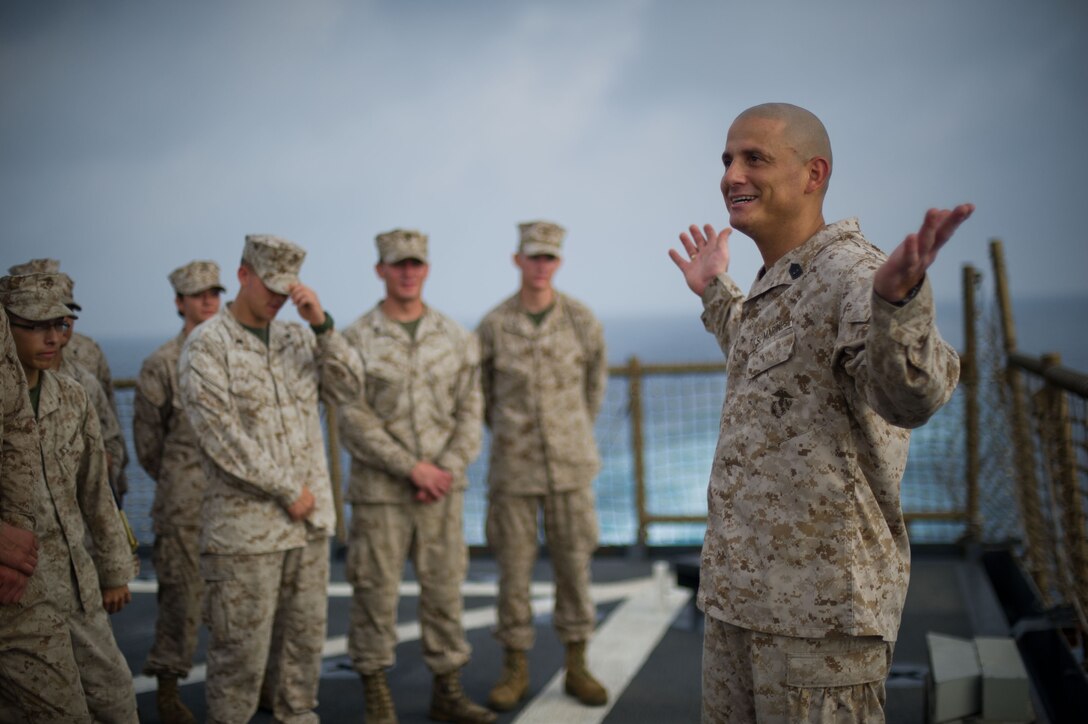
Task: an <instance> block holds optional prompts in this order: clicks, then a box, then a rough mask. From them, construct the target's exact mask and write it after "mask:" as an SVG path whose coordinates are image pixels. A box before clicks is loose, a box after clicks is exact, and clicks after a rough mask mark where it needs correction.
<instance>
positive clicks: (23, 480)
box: [0, 307, 91, 724]
mask: <svg viewBox="0 0 1088 724" xmlns="http://www.w3.org/2000/svg"><path fill="white" fill-rule="evenodd" d="M0 338H2V345H0V404H2V406H3V409H2V417H0V437H2V439H3V446H2V450H0V521H2V522H3V523H4V524H7V525H14V526H18V527H20V528H23V529H26V530H32V531H34V533H35V535H36V536H37V538H38V541H39V543H40V542H41V540H42V538H43V537H44V536H46V535H48V534H50V533H51V532H52V531H54V530H55V528H56V526H57V521H56V514H55V512H53V511H52V509H51V507H50V506H49V504H48V493H47V492H46V489H45V482H44V480H43V478H42V467H41V451H40V447H39V442H38V431H37V427H36V425H35V423H34V411H33V409H32V408H31V406H30V400H29V398H28V397H27V389H26V380H25V379H24V377H23V370H22V366H21V365H20V363H19V358H18V356H17V355H16V351H15V344H14V341H13V340H12V338H11V334H10V332H9V330H8V320H7V314H6V313H5V311H4V308H3V307H0ZM43 555H44V552H43V551H41V550H40V549H39V562H40V561H41V557H42V556H43ZM90 721H91V718H90V714H89V713H88V711H87V702H86V700H85V699H84V696H83V687H82V686H81V685H80V682H79V669H78V668H77V667H76V661H75V656H74V654H73V652H72V641H71V636H70V635H69V633H68V625H67V623H66V621H65V617H64V615H63V613H62V612H61V610H60V608H59V607H58V603H57V600H56V596H55V585H54V584H53V583H52V582H51V581H50V580H49V578H48V575H47V574H43V573H42V571H41V570H40V565H39V569H37V570H35V572H34V574H33V575H32V576H31V577H30V580H29V581H28V582H27V587H26V590H25V591H24V593H23V597H22V600H20V601H19V602H18V603H15V604H9V605H0V722H4V723H5V724H7V723H8V722H10V723H11V724H15V723H16V722H42V723H48V724H52V723H53V722H90Z"/></svg>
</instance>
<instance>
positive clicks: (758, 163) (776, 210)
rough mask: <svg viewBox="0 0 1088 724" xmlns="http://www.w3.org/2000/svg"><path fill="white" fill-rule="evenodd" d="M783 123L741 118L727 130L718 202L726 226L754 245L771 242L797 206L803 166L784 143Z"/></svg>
mask: <svg viewBox="0 0 1088 724" xmlns="http://www.w3.org/2000/svg"><path fill="white" fill-rule="evenodd" d="M785 126H786V124H785V122H784V121H780V120H775V119H770V118H744V117H741V118H739V119H737V121H735V122H734V123H733V125H732V126H731V127H730V129H729V137H728V139H727V140H726V144H725V152H724V153H723V154H722V164H723V165H724V167H725V171H724V173H723V175H722V182H721V189H722V197H723V198H724V199H725V207H726V209H728V210H729V225H730V226H732V227H733V228H734V229H736V230H737V231H741V232H743V233H745V234H747V235H748V236H750V237H752V238H753V239H755V240H757V241H759V240H760V239H761V238H762V237H767V236H772V235H774V233H775V232H776V231H777V230H778V229H779V228H780V227H781V226H782V225H783V224H784V223H786V221H787V220H788V219H789V218H791V217H792V216H794V215H796V213H797V210H798V205H799V203H800V202H801V200H802V198H803V195H804V189H805V181H806V178H807V174H806V172H805V164H804V163H803V162H802V161H801V158H800V156H798V154H797V151H796V150H794V149H793V148H792V147H791V146H790V145H789V143H788V142H787V139H786V134H785V132H784V131H785Z"/></svg>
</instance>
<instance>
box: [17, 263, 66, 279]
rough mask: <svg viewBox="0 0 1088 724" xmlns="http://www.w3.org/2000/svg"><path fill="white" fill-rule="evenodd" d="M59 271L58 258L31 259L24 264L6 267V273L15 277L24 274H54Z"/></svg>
mask: <svg viewBox="0 0 1088 724" xmlns="http://www.w3.org/2000/svg"><path fill="white" fill-rule="evenodd" d="M59 271H60V260H59V259H31V260H30V261H28V262H26V263H25V264H13V265H12V266H9V267H8V274H11V275H12V276H16V277H17V276H24V275H26V274H56V273H57V272H59Z"/></svg>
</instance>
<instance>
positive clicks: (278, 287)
mask: <svg viewBox="0 0 1088 724" xmlns="http://www.w3.org/2000/svg"><path fill="white" fill-rule="evenodd" d="M261 282H262V283H263V284H264V285H265V286H266V287H268V289H269V291H272V292H275V293H276V294H283V295H287V294H290V293H291V291H290V290H291V287H293V286H295V285H296V284H298V275H297V274H269V275H268V276H266V277H261Z"/></svg>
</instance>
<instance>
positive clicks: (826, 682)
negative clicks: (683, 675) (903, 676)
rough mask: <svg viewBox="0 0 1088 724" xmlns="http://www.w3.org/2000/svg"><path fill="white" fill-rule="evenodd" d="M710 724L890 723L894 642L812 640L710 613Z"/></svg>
mask: <svg viewBox="0 0 1088 724" xmlns="http://www.w3.org/2000/svg"><path fill="white" fill-rule="evenodd" d="M705 625H706V629H705V632H704V634H703V724H719V723H724V722H738V723H739V722H754V721H758V722H760V724H777V723H785V722H789V723H790V724H796V723H799V722H813V723H815V722H883V721H884V680H885V679H886V678H887V676H888V670H889V669H890V667H891V659H892V644H890V643H888V642H886V641H883V640H881V639H880V638H879V637H877V636H868V637H842V638H825V639H804V638H793V637H790V636H775V635H772V634H764V633H758V632H756V631H749V630H747V629H742V628H738V627H736V626H733V625H732V624H729V623H725V622H724V621H719V620H717V619H715V618H711V617H710V616H707V617H706V618H705Z"/></svg>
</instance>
